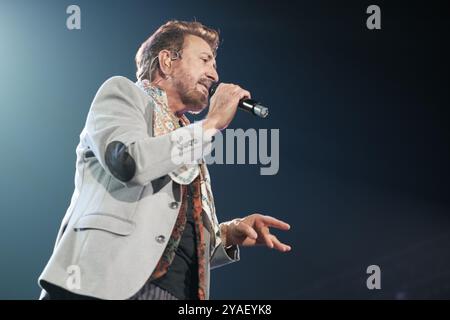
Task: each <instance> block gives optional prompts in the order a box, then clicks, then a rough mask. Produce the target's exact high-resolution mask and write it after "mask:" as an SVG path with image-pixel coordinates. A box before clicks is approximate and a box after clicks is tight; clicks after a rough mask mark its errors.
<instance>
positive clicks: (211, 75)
mask: <svg viewBox="0 0 450 320" xmlns="http://www.w3.org/2000/svg"><path fill="white" fill-rule="evenodd" d="M206 76H207V77H208V78H209V79H211V80H212V81H214V82H218V81H219V74H218V73H217V70H216V69H215V68H214V67H210V68H209V69H208V71H207V72H206Z"/></svg>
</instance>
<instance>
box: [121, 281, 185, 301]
mask: <svg viewBox="0 0 450 320" xmlns="http://www.w3.org/2000/svg"><path fill="white" fill-rule="evenodd" d="M128 300H179V299H178V298H177V297H175V296H173V295H172V294H171V293H169V292H168V291H166V290H164V289H162V288H160V287H158V286H157V285H155V284H153V283H151V282H149V281H147V282H146V283H145V285H144V286H143V287H142V288H141V289H140V290H139V291H138V292H136V294H135V295H133V296H132V297H131V298H129V299H128Z"/></svg>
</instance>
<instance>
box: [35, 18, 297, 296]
mask: <svg viewBox="0 0 450 320" xmlns="http://www.w3.org/2000/svg"><path fill="white" fill-rule="evenodd" d="M218 43H219V35H218V32H217V31H215V30H213V29H211V28H208V27H206V26H204V25H203V24H201V23H199V22H184V21H169V22H167V23H166V24H164V25H163V26H161V27H160V28H159V29H158V30H157V31H156V32H155V33H154V34H153V35H151V36H150V37H149V38H148V39H147V40H146V41H145V42H144V43H143V44H142V45H141V47H140V48H139V50H138V52H137V54H136V65H137V72H136V77H137V81H136V82H132V81H130V80H128V79H127V78H125V77H121V76H115V77H112V78H110V79H108V80H107V81H106V82H105V83H103V85H102V86H101V87H100V89H99V90H98V92H97V94H96V96H95V98H94V100H93V102H92V105H91V108H90V111H89V113H88V116H87V120H86V124H85V128H84V129H83V131H82V132H81V134H80V142H79V144H78V146H77V149H76V152H77V161H76V173H75V190H74V193H73V196H72V200H71V203H70V206H69V208H68V209H67V212H66V214H65V216H64V219H63V221H62V223H61V227H60V229H59V232H58V235H57V239H56V244H55V247H54V250H53V254H52V256H51V258H50V260H49V262H48V263H47V265H46V267H45V269H44V271H43V272H42V274H41V276H40V277H39V281H38V282H39V285H40V286H41V288H42V289H43V290H42V294H41V299H121V300H122V299H132V300H155V299H164V300H178V299H189V300H191V299H200V300H203V299H209V286H210V270H211V269H213V268H217V267H220V266H224V265H226V264H229V263H232V262H235V261H238V260H239V259H240V251H239V246H255V245H265V246H267V247H269V248H274V249H277V250H279V251H281V252H288V251H289V250H291V247H290V246H289V245H286V244H284V243H282V242H281V241H280V240H278V239H277V238H276V237H275V236H274V235H273V234H271V233H270V229H269V228H272V227H273V228H278V229H281V230H288V229H289V228H290V226H289V225H288V224H287V223H285V222H283V221H280V220H278V219H276V218H274V217H271V216H268V215H263V214H259V213H253V214H250V215H247V216H245V217H243V218H235V219H233V220H231V221H227V222H222V223H220V224H219V223H218V220H217V217H216V211H215V206H214V200H213V194H212V188H211V180H210V177H209V174H208V169H207V167H206V164H205V163H204V161H202V160H203V156H204V154H202V153H200V158H199V159H196V160H198V161H197V163H194V164H192V163H185V164H183V163H182V164H175V163H174V162H173V161H171V150H173V148H176V149H177V150H178V151H179V152H180V153H181V154H183V153H189V154H191V153H192V152H193V151H195V149H199V148H201V149H202V150H206V149H207V148H206V147H207V146H208V145H210V144H211V143H212V142H211V135H205V137H206V138H205V139H195V138H194V132H195V131H196V130H202V132H212V134H214V133H217V132H219V131H220V130H223V129H225V128H226V127H227V126H228V125H229V124H230V122H231V121H232V120H233V118H234V115H235V113H236V110H237V107H238V104H239V102H240V101H241V100H242V99H250V98H251V96H250V93H249V92H248V91H246V90H244V89H242V88H241V87H239V86H238V85H235V84H224V83H221V84H220V85H219V86H218V87H217V90H216V91H215V93H214V95H212V96H211V99H210V100H209V98H210V97H209V96H210V94H209V90H210V88H211V86H212V85H213V84H214V83H216V82H218V81H219V75H218V73H217V70H216V61H215V57H216V50H217V47H218ZM208 102H209V110H208V113H207V116H206V117H205V119H203V120H202V121H199V122H196V123H194V124H190V122H189V120H188V118H187V117H186V114H187V113H191V114H196V113H199V112H200V111H202V110H203V109H204V108H206V107H207V106H208ZM179 130H185V131H186V132H188V133H189V134H190V135H191V137H192V139H191V140H190V141H188V142H189V143H185V142H180V141H177V139H174V135H175V134H176V133H177V132H179ZM208 137H209V138H208ZM196 154H198V152H197V153H196Z"/></svg>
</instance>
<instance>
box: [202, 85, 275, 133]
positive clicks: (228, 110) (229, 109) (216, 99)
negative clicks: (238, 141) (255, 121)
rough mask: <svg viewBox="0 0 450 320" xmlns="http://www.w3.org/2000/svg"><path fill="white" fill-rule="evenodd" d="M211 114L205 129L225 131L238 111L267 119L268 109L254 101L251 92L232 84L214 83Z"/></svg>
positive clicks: (207, 118) (211, 95)
mask: <svg viewBox="0 0 450 320" xmlns="http://www.w3.org/2000/svg"><path fill="white" fill-rule="evenodd" d="M209 97H210V103H209V112H208V114H207V115H206V118H205V128H207V129H208V128H209V129H216V130H223V129H225V128H226V127H228V125H229V124H230V122H231V120H233V118H234V115H235V114H236V110H237V108H238V107H239V108H240V109H242V110H245V111H248V112H251V113H253V114H254V115H257V116H260V117H262V118H265V117H266V116H267V115H268V113H269V112H268V109H267V108H266V107H264V106H262V105H261V104H260V103H259V102H257V101H255V100H252V99H251V95H250V92H248V91H247V90H244V89H242V88H241V87H240V86H238V85H235V84H230V83H220V84H219V83H214V84H212V85H211V87H210V88H209Z"/></svg>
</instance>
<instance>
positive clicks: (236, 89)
mask: <svg viewBox="0 0 450 320" xmlns="http://www.w3.org/2000/svg"><path fill="white" fill-rule="evenodd" d="M219 90H220V91H222V90H224V91H228V93H230V94H232V95H233V96H235V97H236V99H237V100H241V99H244V98H248V99H251V97H252V96H251V94H250V92H249V91H247V90H244V89H242V88H241V87H240V86H238V85H236V84H232V83H221V84H220V85H219V86H218V87H217V91H219Z"/></svg>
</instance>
